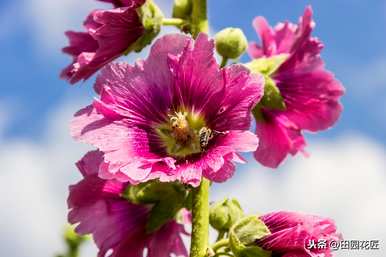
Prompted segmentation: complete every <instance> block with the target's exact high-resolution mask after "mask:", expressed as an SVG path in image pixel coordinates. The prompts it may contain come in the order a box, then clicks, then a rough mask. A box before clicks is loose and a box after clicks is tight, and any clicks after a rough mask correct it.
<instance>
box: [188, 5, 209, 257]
mask: <svg viewBox="0 0 386 257" xmlns="http://www.w3.org/2000/svg"><path fill="white" fill-rule="evenodd" d="M206 1H207V0H192V17H191V22H192V24H191V26H192V27H191V33H192V35H193V37H194V38H196V37H197V35H198V34H199V33H200V32H205V33H208V31H209V25H208V18H207V10H206V6H207V3H206ZM209 188H210V181H209V180H207V179H206V178H202V181H201V184H200V186H199V187H198V188H195V189H193V194H192V238H191V245H190V257H205V256H206V253H207V250H208V246H209Z"/></svg>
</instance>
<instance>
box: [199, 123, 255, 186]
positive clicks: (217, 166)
mask: <svg viewBox="0 0 386 257" xmlns="http://www.w3.org/2000/svg"><path fill="white" fill-rule="evenodd" d="M258 144H259V141H258V138H257V137H256V135H254V134H253V133H252V132H249V131H236V130H235V131H229V132H228V133H227V134H225V135H222V136H219V138H217V139H216V143H215V145H214V146H213V147H211V148H210V149H209V150H208V151H207V152H206V153H205V155H204V156H203V157H202V158H201V160H200V166H201V167H203V171H204V173H203V175H204V176H205V177H207V178H208V179H210V180H213V181H215V182H224V181H226V180H227V179H229V178H230V177H231V176H232V175H233V173H234V171H235V165H234V164H233V162H242V161H243V160H242V158H241V157H240V156H239V155H238V154H237V152H251V151H255V150H256V148H257V146H258Z"/></svg>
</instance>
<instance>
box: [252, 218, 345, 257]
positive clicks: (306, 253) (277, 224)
mask: <svg viewBox="0 0 386 257" xmlns="http://www.w3.org/2000/svg"><path fill="white" fill-rule="evenodd" d="M260 219H261V220H262V221H263V222H264V223H265V225H266V226H267V227H268V229H269V230H270V232H271V234H270V235H267V236H265V237H263V238H261V239H259V240H258V241H257V242H256V244H257V245H258V246H260V247H261V248H263V249H264V250H267V251H272V256H275V257H331V256H332V253H331V248H330V244H331V242H332V241H335V242H338V241H340V240H341V235H340V234H339V233H338V232H337V228H336V226H335V223H334V221H333V220H331V219H328V218H322V217H318V216H314V215H308V214H302V213H296V212H284V211H280V212H273V213H268V214H265V215H262V216H261V217H260Z"/></svg>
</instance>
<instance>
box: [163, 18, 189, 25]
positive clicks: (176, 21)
mask: <svg viewBox="0 0 386 257" xmlns="http://www.w3.org/2000/svg"><path fill="white" fill-rule="evenodd" d="M184 23H186V21H185V20H184V19H180V18H163V19H162V25H164V26H177V27H178V26H181V25H183V24H184Z"/></svg>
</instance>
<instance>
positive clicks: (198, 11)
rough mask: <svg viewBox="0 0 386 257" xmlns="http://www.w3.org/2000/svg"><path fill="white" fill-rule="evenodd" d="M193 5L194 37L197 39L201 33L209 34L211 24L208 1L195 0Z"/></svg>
mask: <svg viewBox="0 0 386 257" xmlns="http://www.w3.org/2000/svg"><path fill="white" fill-rule="evenodd" d="M192 3H193V6H192V35H193V37H194V38H195V37H197V35H198V33H200V32H205V33H208V31H209V24H208V16H207V9H206V7H207V3H206V0H193V2H192Z"/></svg>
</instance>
